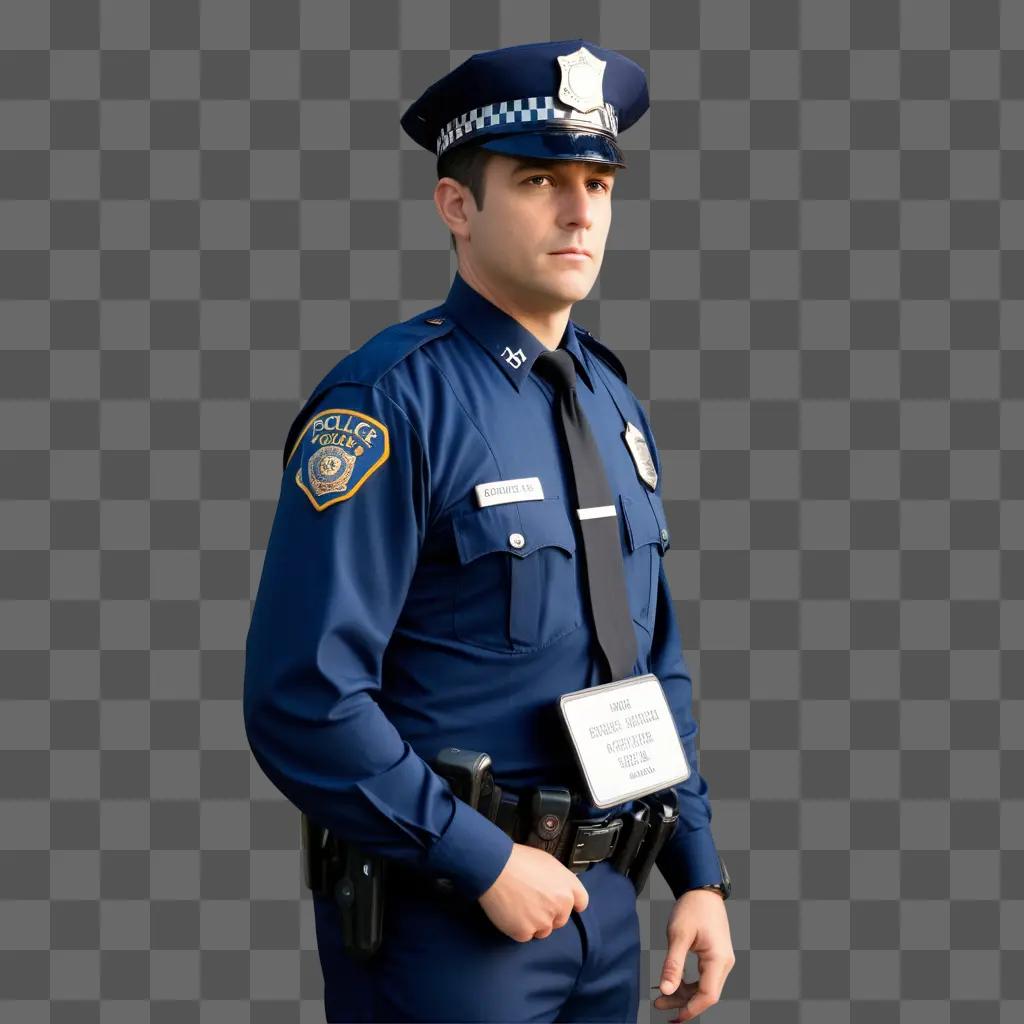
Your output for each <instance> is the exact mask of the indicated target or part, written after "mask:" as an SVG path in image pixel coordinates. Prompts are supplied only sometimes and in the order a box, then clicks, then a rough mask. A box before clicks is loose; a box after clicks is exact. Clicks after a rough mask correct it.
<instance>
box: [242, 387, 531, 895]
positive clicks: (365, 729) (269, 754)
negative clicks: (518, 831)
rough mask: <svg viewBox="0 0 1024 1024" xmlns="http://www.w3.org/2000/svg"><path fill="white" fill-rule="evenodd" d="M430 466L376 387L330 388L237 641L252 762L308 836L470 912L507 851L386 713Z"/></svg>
mask: <svg viewBox="0 0 1024 1024" xmlns="http://www.w3.org/2000/svg"><path fill="white" fill-rule="evenodd" d="M429 509H430V467H429V460H428V458H427V455H426V453H425V451H424V448H423V446H422V444H421V442H420V439H419V436H418V435H417V433H416V431H415V429H414V428H413V426H412V424H411V422H410V421H409V419H408V418H407V416H406V415H405V413H404V412H403V411H402V410H401V409H400V408H399V406H398V405H397V404H395V402H394V401H393V400H392V399H391V398H390V397H389V396H388V395H387V394H386V393H385V392H384V391H383V390H382V389H380V388H379V387H377V386H373V385H369V384H362V383H344V384H339V385H336V386H335V387H333V388H332V389H331V390H329V391H328V392H327V393H326V394H325V395H324V396H322V398H321V400H320V401H319V402H318V404H317V406H316V409H315V411H314V412H312V413H311V414H310V416H309V420H308V423H306V424H305V425H304V428H303V430H302V433H301V434H300V436H299V439H298V440H297V441H296V443H295V446H294V448H293V450H292V452H291V453H290V454H289V456H288V460H287V464H286V467H285V471H284V477H283V480H282V483H281V490H280V496H279V499H278V503H277V509H276V512H275V515H274V521H273V524H272V526H271V530H270V536H269V539H268V541H267V551H266V556H265V558H264V562H263V570H262V575H261V578H260V583H259V587H258V590H257V595H256V600H255V604H254V606H253V613H252V619H251V623H250V626H249V631H248V635H247V638H246V656H245V678H244V695H243V712H244V719H245V729H246V736H247V739H248V742H249V745H250V747H251V749H252V752H253V755H254V757H255V759H256V761H257V763H258V764H259V765H260V767H261V768H262V769H263V771H264V772H265V773H266V775H267V777H268V778H269V779H270V780H271V782H272V783H273V784H274V785H275V786H276V787H277V788H278V789H279V790H280V791H281V792H282V793H283V794H284V796H286V797H287V798H288V799H289V800H290V801H291V802H292V803H293V804H294V805H295V806H296V807H298V808H299V810H301V811H303V812H304V813H305V814H306V815H307V816H308V817H309V818H310V819H311V820H312V821H314V822H316V823H318V824H320V825H322V826H324V827H326V828H327V829H329V830H330V831H331V832H332V833H334V834H335V835H337V836H338V837H340V838H342V839H347V840H349V841H351V842H353V843H356V844H357V845H358V846H359V847H360V848H361V849H362V850H364V851H366V852H368V853H372V854H380V855H384V856H386V857H389V858H392V859H394V860H397V861H402V862H405V863H406V864H409V865H412V866H416V867H419V868H421V869H425V870H427V871H428V873H430V874H434V875H438V876H445V877H448V878H450V879H451V880H452V882H453V884H454V886H455V888H456V889H457V890H458V891H459V892H460V893H461V894H463V895H464V896H466V897H468V898H470V899H473V900H475V899H477V898H478V897H479V896H481V895H482V894H483V893H485V892H486V891H487V890H488V889H489V888H490V887H491V885H492V884H493V883H494V881H495V880H496V878H497V877H498V875H499V874H501V871H502V869H503V868H504V866H505V864H506V862H507V861H508V858H509V856H510V855H511V853H512V848H513V846H514V843H513V841H512V839H511V838H510V837H509V836H508V835H506V834H505V833H504V832H503V831H502V830H501V829H499V828H498V826H497V825H495V824H494V823H493V822H491V821H490V820H489V819H488V818H486V817H485V816H484V815H482V814H480V813H479V812H478V811H477V810H476V809H475V808H473V807H471V806H470V805H469V804H467V803H465V802H464V801H462V800H460V799H458V798H456V797H455V795H454V794H453V792H452V789H451V786H450V785H449V783H448V781H447V780H446V779H444V778H442V777H441V776H440V775H438V774H437V773H436V772H434V771H433V769H432V768H431V767H430V766H429V765H428V764H427V763H426V762H425V761H424V760H423V759H422V758H421V757H419V756H418V755H417V754H416V752H415V751H414V750H413V749H412V747H411V746H410V745H409V743H408V742H406V741H405V740H403V739H402V737H401V735H399V733H398V731H397V730H396V728H395V727H394V725H393V724H392V723H391V721H390V720H389V719H388V718H387V716H386V715H385V714H384V712H383V711H382V710H381V708H380V706H379V705H378V703H377V700H376V697H377V695H378V693H379V692H380V689H381V666H382V663H383V660H384V651H385V648H386V647H387V645H388V642H389V640H390V637H391V635H392V631H393V629H394V626H395V624H396V623H397V621H398V619H399V616H400V613H401V610H402V607H403V605H404V603H405V598H406V594H407V592H408V588H409V585H410V582H411V580H412V578H413V574H414V572H415V569H416V564H417V561H418V557H419V552H420V548H421V545H422V543H423V539H424V535H425V530H426V526H427V522H428V519H429Z"/></svg>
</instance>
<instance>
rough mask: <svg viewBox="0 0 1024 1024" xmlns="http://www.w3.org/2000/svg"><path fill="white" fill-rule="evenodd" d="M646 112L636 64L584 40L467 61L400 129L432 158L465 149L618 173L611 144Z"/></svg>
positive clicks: (619, 160) (619, 161) (617, 155)
mask: <svg viewBox="0 0 1024 1024" xmlns="http://www.w3.org/2000/svg"><path fill="white" fill-rule="evenodd" d="M649 105H650V100H649V98H648V95H647V76H646V74H645V73H644V69H643V68H642V67H640V65H639V64H637V63H635V62H634V61H631V60H630V59H629V58H628V57H624V56H623V55H622V54H621V53H616V52H615V51H614V50H605V49H603V48H602V47H600V46H596V45H595V44H594V43H591V42H588V41H587V40H585V39H564V40H560V41H558V42H545V43H523V44H522V45H520V46H506V47H503V48H502V49H500V50H487V51H485V52H483V53H477V54H474V55H473V56H472V57H470V58H469V59H468V60H465V61H463V62H462V63H461V64H460V65H459V66H458V67H457V68H455V69H454V70H453V71H450V72H449V73H448V74H447V75H445V76H444V78H442V79H440V80H439V81H437V82H435V83H434V84H433V85H431V86H430V88H428V89H427V91H426V92H424V93H423V95H422V96H421V97H420V98H419V99H418V100H416V102H415V103H413V104H412V106H410V107H409V109H408V110H407V111H406V112H405V114H403V115H402V121H401V124H402V128H403V129H404V130H405V132H406V133H407V134H408V135H409V136H410V137H411V138H412V139H413V140H414V141H415V142H417V143H419V145H421V146H423V148H424V149H429V150H430V151H431V152H433V153H435V154H436V155H437V157H438V159H440V158H441V157H442V156H443V155H444V154H445V153H447V152H448V151H449V150H451V149H453V148H454V147H456V146H460V145H464V144H465V143H469V142H473V143H477V144H479V145H480V146H482V147H483V148H484V149H489V150H493V151H494V152H497V153H506V154H509V155H511V156H534V157H540V158H543V159H546V160H592V161H594V162H596V163H603V164H615V165H617V166H619V167H625V166H626V162H625V160H624V159H623V157H622V151H621V150H620V149H619V147H618V145H617V144H616V142H615V139H616V137H617V136H618V134H619V132H620V131H625V130H626V129H627V128H628V127H629V126H630V125H631V124H633V123H634V122H635V121H637V120H639V119H640V117H642V116H643V114H644V112H645V111H646V110H647V108H648V106H649Z"/></svg>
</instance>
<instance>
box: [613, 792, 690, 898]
mask: <svg viewBox="0 0 1024 1024" xmlns="http://www.w3.org/2000/svg"><path fill="white" fill-rule="evenodd" d="M638 803H640V804H643V805H645V806H646V807H647V809H648V811H649V814H648V816H647V819H646V822H645V827H644V828H642V829H640V830H639V831H641V832H642V833H643V834H642V836H641V837H640V839H639V841H638V842H637V846H638V849H637V853H636V857H635V859H634V861H633V863H632V866H631V867H630V868H629V870H628V871H626V872H625V874H626V875H627V876H628V877H629V879H630V881H631V882H632V883H633V888H634V889H636V894H637V895H638V896H639V895H640V893H641V892H643V889H644V886H645V885H646V884H647V876H648V875H650V873H651V869H652V868H653V867H654V863H655V861H656V860H657V859H658V854H660V853H661V851H662V849H663V848H664V846H665V843H667V842H668V840H669V837H670V836H671V835H672V833H673V832H675V830H676V828H677V827H678V825H679V797H678V796H677V795H676V791H675V790H674V789H662V790H659V791H658V792H657V793H651V794H650V795H649V796H643V797H640V799H639V801H638ZM636 831H637V830H634V832H636Z"/></svg>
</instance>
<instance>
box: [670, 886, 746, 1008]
mask: <svg viewBox="0 0 1024 1024" xmlns="http://www.w3.org/2000/svg"><path fill="white" fill-rule="evenodd" d="M667 931H668V952H667V954H666V955H665V966H664V967H663V968H662V971H661V986H660V987H661V991H662V995H659V996H658V998H657V999H655V1000H654V1006H655V1007H656V1008H657V1009H659V1010H672V1009H676V1008H677V1007H682V1009H681V1010H680V1013H679V1016H678V1017H673V1018H672V1021H687V1020H692V1019H693V1018H694V1017H696V1016H697V1014H699V1013H703V1011H704V1010H706V1009H707V1008H708V1007H709V1006H714V1004H715V1003H717V1002H718V999H719V997H720V996H721V994H722V986H723V985H724V984H725V978H726V975H727V974H728V973H729V972H730V971H731V970H732V968H733V965H734V964H735V963H736V954H735V953H734V952H733V949H732V936H731V934H730V932H729V915H728V914H727V913H726V910H725V900H723V899H722V897H721V896H720V895H719V894H718V893H717V892H714V891H712V890H709V889H691V890H690V891H689V892H684V893H683V895H682V896H680V897H679V899H678V900H676V905H675V907H673V909H672V915H671V917H669V921H668V929H667ZM691 949H692V950H693V952H694V953H696V954H697V970H698V972H699V979H698V980H697V981H683V966H684V964H685V963H686V954H687V953H688V952H689V951H690V950H691Z"/></svg>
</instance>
